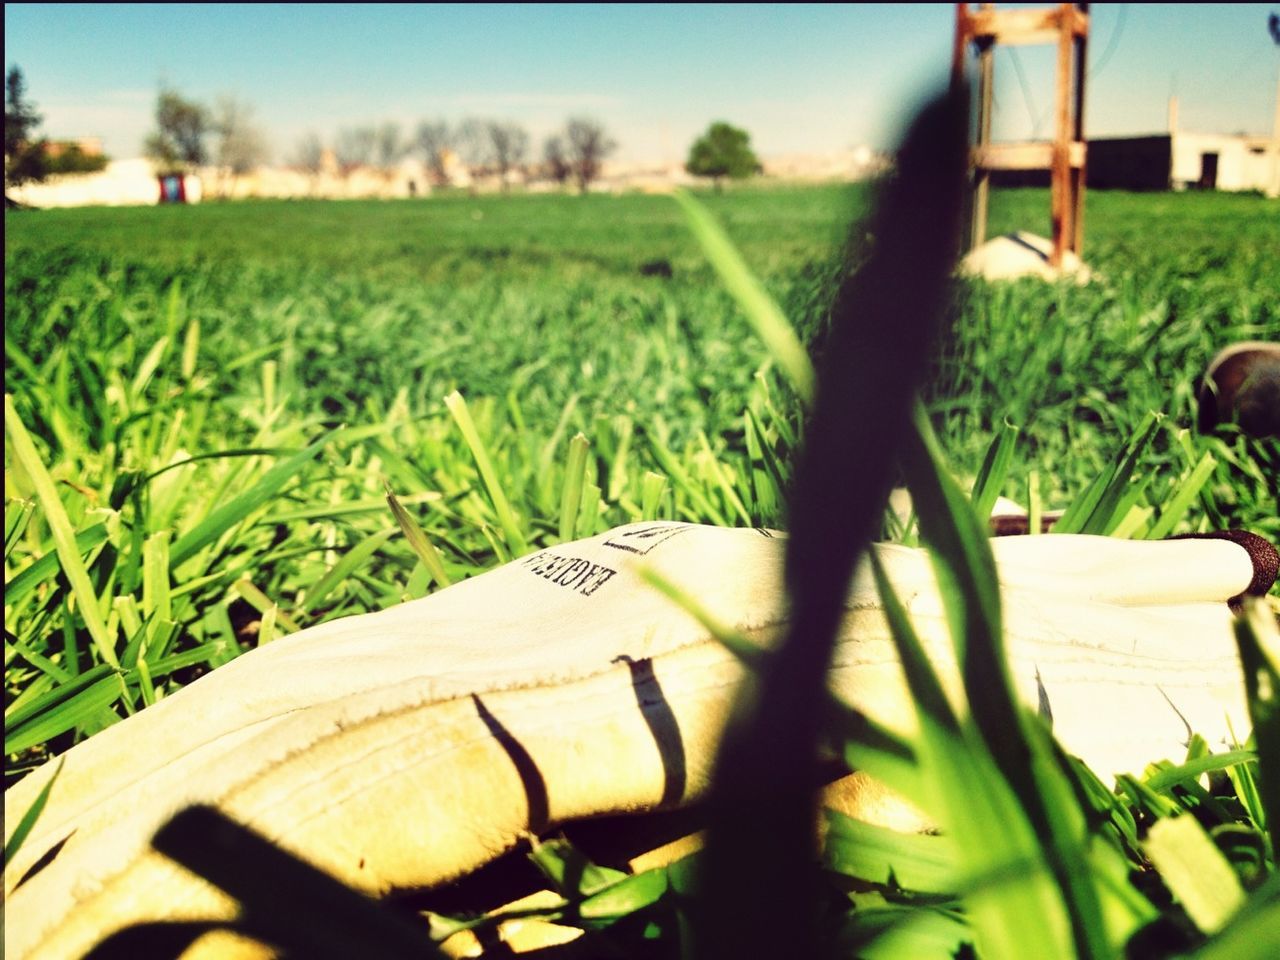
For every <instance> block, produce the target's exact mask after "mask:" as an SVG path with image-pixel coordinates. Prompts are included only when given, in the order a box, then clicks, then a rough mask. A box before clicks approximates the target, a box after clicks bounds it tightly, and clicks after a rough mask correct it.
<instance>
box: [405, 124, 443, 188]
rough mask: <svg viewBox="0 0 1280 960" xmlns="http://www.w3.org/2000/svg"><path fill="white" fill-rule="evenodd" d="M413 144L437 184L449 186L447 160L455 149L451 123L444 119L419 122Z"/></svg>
mask: <svg viewBox="0 0 1280 960" xmlns="http://www.w3.org/2000/svg"><path fill="white" fill-rule="evenodd" d="M413 145H414V147H415V148H416V149H417V151H418V153H419V154H421V155H422V162H423V163H424V164H425V165H426V168H427V173H428V174H429V175H430V176H431V179H432V180H433V181H435V184H436V186H438V187H444V186H448V184H449V171H448V169H447V168H446V167H445V160H446V157H447V155H448V152H449V151H450V150H452V149H453V132H452V131H451V130H450V129H449V125H448V124H447V123H445V122H444V121H443V120H436V121H433V122H428V121H423V122H422V123H420V124H418V130H417V133H415V134H414V138H413Z"/></svg>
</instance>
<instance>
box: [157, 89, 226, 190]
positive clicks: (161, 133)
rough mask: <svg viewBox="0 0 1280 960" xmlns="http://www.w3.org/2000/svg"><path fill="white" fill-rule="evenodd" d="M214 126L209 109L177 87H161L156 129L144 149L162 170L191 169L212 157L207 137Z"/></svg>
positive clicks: (179, 171) (160, 171)
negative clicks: (207, 146)
mask: <svg viewBox="0 0 1280 960" xmlns="http://www.w3.org/2000/svg"><path fill="white" fill-rule="evenodd" d="M212 127H213V121H212V118H211V117H210V115H209V111H208V110H207V109H206V108H205V107H204V106H203V105H201V104H199V103H196V102H194V101H191V100H186V99H184V98H183V97H182V95H181V94H178V93H176V92H175V91H173V90H161V91H160V96H159V97H158V98H157V99H156V129H155V130H153V131H152V132H151V133H150V134H149V135H148V136H147V139H146V143H145V144H144V146H143V150H144V152H145V153H146V155H147V158H148V159H149V160H151V162H152V163H154V164H155V165H156V172H157V173H161V174H169V173H187V172H188V171H190V170H191V169H193V168H195V167H199V166H203V165H204V164H205V163H206V162H208V159H209V152H208V149H207V148H206V146H205V137H207V136H208V135H209V133H210V132H211V130H212Z"/></svg>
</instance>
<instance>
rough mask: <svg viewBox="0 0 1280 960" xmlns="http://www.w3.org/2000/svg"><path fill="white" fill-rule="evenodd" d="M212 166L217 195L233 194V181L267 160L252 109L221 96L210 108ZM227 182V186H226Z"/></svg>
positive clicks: (261, 136)
mask: <svg viewBox="0 0 1280 960" xmlns="http://www.w3.org/2000/svg"><path fill="white" fill-rule="evenodd" d="M210 126H211V130H212V132H213V135H214V154H213V156H214V163H215V164H216V165H217V167H218V178H219V180H220V181H222V182H221V183H220V189H219V192H220V193H221V194H222V195H223V196H228V195H230V194H231V193H234V192H235V184H236V180H237V179H238V178H239V177H240V176H242V175H244V174H246V173H248V172H249V171H250V170H252V169H254V168H255V167H257V166H259V165H261V164H262V163H263V162H264V161H265V160H266V159H267V141H266V137H265V136H264V135H263V133H262V130H261V128H259V127H258V125H257V124H256V123H255V122H254V120H253V107H252V106H250V105H249V104H248V103H247V102H245V101H243V100H240V99H237V98H236V97H234V96H230V95H228V96H223V97H220V98H219V99H218V103H217V105H216V106H215V107H214V111H213V120H212V123H211V125H210ZM227 178H229V180H230V182H229V183H228V182H227Z"/></svg>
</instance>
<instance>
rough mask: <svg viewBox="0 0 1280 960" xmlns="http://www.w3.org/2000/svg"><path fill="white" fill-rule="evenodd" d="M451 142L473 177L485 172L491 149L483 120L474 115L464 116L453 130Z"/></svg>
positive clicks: (490, 156) (491, 157)
mask: <svg viewBox="0 0 1280 960" xmlns="http://www.w3.org/2000/svg"><path fill="white" fill-rule="evenodd" d="M453 143H454V149H456V150H457V151H458V156H459V157H461V159H462V162H463V163H465V164H466V165H467V172H468V173H470V174H471V176H472V178H473V179H474V178H477V177H481V176H483V175H484V174H485V173H486V172H487V169H488V166H489V164H490V162H491V161H492V159H493V150H492V148H491V145H490V143H489V131H488V128H487V125H486V124H485V121H483V120H480V119H478V118H476V117H466V118H464V119H463V120H462V122H461V123H459V124H458V126H457V127H456V128H455V129H454V131H453Z"/></svg>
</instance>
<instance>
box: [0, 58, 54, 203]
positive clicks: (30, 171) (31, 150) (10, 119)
mask: <svg viewBox="0 0 1280 960" xmlns="http://www.w3.org/2000/svg"><path fill="white" fill-rule="evenodd" d="M41 119H42V118H41V116H40V114H38V113H36V109H35V105H34V104H32V103H30V102H29V101H28V100H27V84H26V81H25V80H24V79H23V77H22V70H21V68H19V67H18V66H17V65H14V66H12V67H10V68H9V71H8V73H7V74H5V79H4V185H5V189H6V190H7V189H8V188H9V187H16V186H20V185H21V184H24V183H29V182H32V181H39V180H43V179H44V178H45V177H46V176H48V173H49V171H48V168H47V160H46V157H45V152H44V144H43V142H42V141H38V140H36V138H35V132H36V129H37V128H38V127H39V126H40V121H41Z"/></svg>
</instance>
